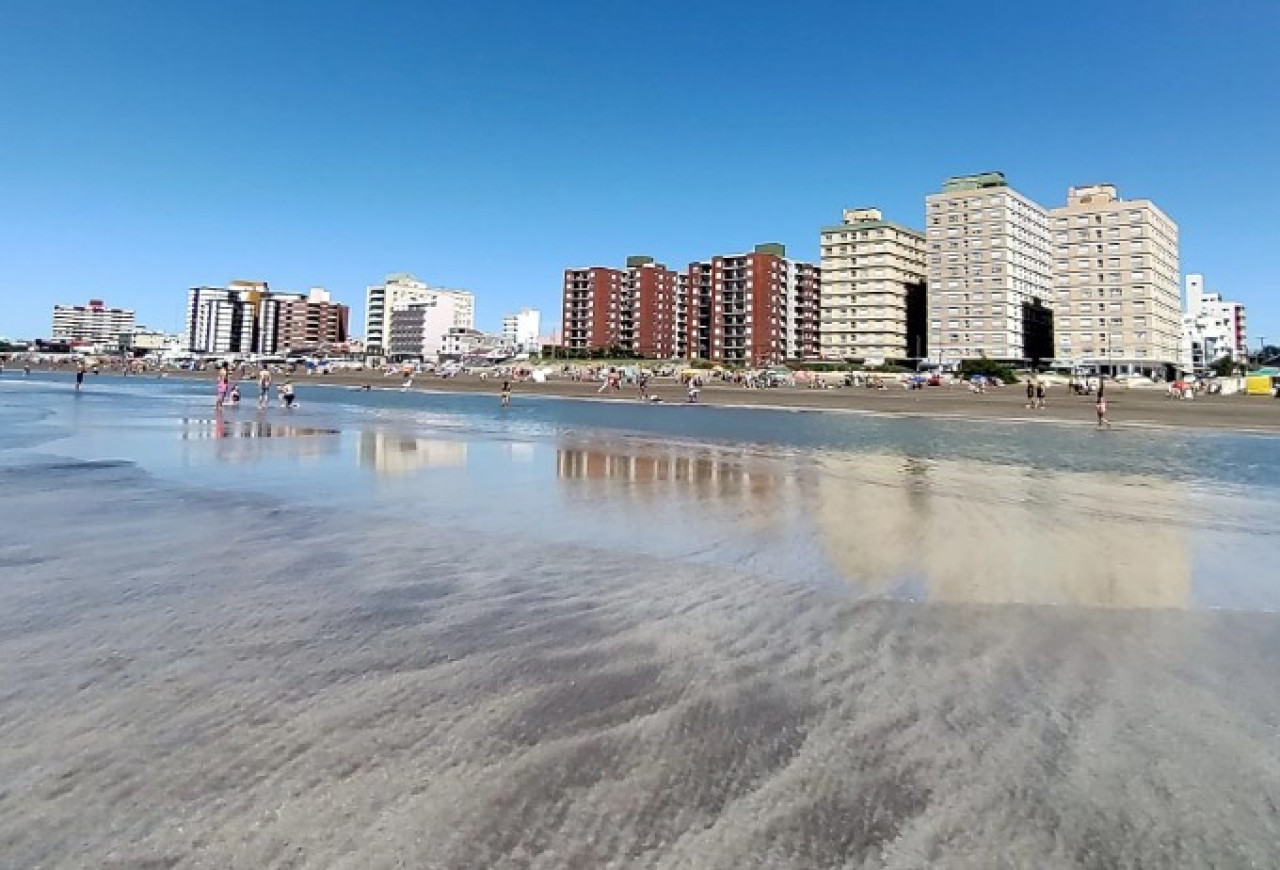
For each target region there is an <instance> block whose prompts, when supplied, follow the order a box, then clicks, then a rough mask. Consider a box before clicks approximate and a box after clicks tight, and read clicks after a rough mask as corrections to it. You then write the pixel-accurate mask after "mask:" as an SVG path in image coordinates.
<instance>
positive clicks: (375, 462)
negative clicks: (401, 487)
mask: <svg viewBox="0 0 1280 870" xmlns="http://www.w3.org/2000/svg"><path fill="white" fill-rule="evenodd" d="M358 456H359V462H360V464H361V465H364V466H368V467H372V468H373V469H374V471H376V472H377V473H378V474H387V475H391V474H408V473H409V472H411V471H417V470H418V469H420V468H460V467H462V466H464V465H466V464H467V443H466V442H465V441H444V440H439V439H434V438H413V437H409V436H406V435H398V434H396V433H394V432H384V431H381V430H377V431H373V432H369V431H362V432H361V433H360V442H359V447H358Z"/></svg>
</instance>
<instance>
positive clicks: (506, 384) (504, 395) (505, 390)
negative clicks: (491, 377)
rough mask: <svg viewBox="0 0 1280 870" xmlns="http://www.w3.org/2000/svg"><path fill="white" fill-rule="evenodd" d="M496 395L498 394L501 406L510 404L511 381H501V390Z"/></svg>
mask: <svg viewBox="0 0 1280 870" xmlns="http://www.w3.org/2000/svg"><path fill="white" fill-rule="evenodd" d="M498 395H499V398H500V401H501V402H502V407H504V408H505V407H507V405H510V404H511V381H509V380H504V381H503V382H502V392H501V393H499V394H498Z"/></svg>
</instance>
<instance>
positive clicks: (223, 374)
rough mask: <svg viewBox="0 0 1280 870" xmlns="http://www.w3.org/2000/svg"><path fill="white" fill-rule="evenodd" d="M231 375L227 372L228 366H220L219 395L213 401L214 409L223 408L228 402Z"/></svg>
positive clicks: (224, 364)
mask: <svg viewBox="0 0 1280 870" xmlns="http://www.w3.org/2000/svg"><path fill="white" fill-rule="evenodd" d="M229 378H230V375H229V374H228V372H227V364H226V363H223V364H222V365H220V366H218V394H217V398H215V399H214V401H213V407H215V408H221V407H222V405H223V403H225V402H226V401H227V392H228V391H229V390H230V389H231V381H230V379H229Z"/></svg>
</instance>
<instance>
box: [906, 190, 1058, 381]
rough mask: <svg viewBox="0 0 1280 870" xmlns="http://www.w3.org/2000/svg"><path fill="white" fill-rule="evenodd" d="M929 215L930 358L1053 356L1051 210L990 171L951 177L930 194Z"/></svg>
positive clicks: (948, 360) (1017, 360)
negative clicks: (939, 188) (1048, 213)
mask: <svg viewBox="0 0 1280 870" xmlns="http://www.w3.org/2000/svg"><path fill="white" fill-rule="evenodd" d="M925 219H926V222H927V225H926V227H925V232H926V237H925V238H926V244H927V245H928V250H927V251H926V253H927V255H928V263H927V266H928V279H927V280H928V311H929V332H928V336H929V338H928V343H929V356H930V358H932V359H934V360H937V361H939V362H942V363H952V364H954V363H958V362H960V361H961V360H964V359H972V358H976V357H982V356H986V357H990V358H991V359H995V360H1002V361H1008V362H1013V363H1025V362H1029V361H1034V360H1049V359H1051V358H1052V357H1053V314H1052V310H1051V309H1050V307H1049V303H1050V300H1051V290H1052V257H1051V249H1050V240H1049V221H1048V216H1047V214H1046V213H1045V210H1044V209H1043V208H1042V207H1041V206H1039V205H1038V204H1037V203H1035V202H1033V201H1032V200H1031V199H1028V198H1027V197H1025V196H1023V195H1022V194H1020V193H1018V192H1017V191H1016V190H1014V189H1013V188H1011V187H1010V186H1009V184H1008V182H1007V181H1006V180H1005V177H1004V174H1003V173H1001V172H986V173H982V174H979V175H961V176H955V177H952V178H948V179H947V180H946V181H945V182H944V183H943V185H942V191H941V192H940V193H934V194H930V195H929V196H928V197H926V200H925Z"/></svg>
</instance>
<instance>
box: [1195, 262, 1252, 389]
mask: <svg viewBox="0 0 1280 870" xmlns="http://www.w3.org/2000/svg"><path fill="white" fill-rule="evenodd" d="M1223 357H1229V358H1231V359H1233V360H1235V361H1237V362H1245V361H1246V360H1248V358H1249V342H1248V330H1247V324H1246V322H1245V311H1244V305H1243V304H1241V303H1239V302H1229V301H1227V300H1225V299H1223V298H1222V295H1221V294H1220V293H1206V292H1205V289H1204V276H1203V275H1188V276H1187V293H1186V308H1185V310H1184V312H1183V315H1182V367H1183V368H1184V369H1186V370H1187V371H1192V372H1201V371H1205V370H1206V369H1208V368H1209V367H1210V366H1212V365H1213V364H1214V363H1215V362H1217V361H1218V360H1220V359H1222V358H1223Z"/></svg>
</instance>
